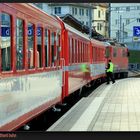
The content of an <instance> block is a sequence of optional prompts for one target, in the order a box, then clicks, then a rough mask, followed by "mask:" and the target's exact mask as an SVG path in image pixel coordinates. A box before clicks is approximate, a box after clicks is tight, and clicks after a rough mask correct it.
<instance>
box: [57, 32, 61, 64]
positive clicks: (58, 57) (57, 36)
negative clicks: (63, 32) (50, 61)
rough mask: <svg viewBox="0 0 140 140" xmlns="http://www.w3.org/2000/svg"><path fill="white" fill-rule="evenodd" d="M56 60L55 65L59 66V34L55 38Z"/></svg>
mask: <svg viewBox="0 0 140 140" xmlns="http://www.w3.org/2000/svg"><path fill="white" fill-rule="evenodd" d="M56 48H57V49H56V51H57V52H56V59H57V65H59V64H60V34H59V32H57V36H56Z"/></svg>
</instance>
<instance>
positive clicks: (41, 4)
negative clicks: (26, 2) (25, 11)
mask: <svg viewBox="0 0 140 140" xmlns="http://www.w3.org/2000/svg"><path fill="white" fill-rule="evenodd" d="M34 5H35V6H37V7H38V8H40V9H42V8H43V3H34Z"/></svg>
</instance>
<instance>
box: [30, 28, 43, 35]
mask: <svg viewBox="0 0 140 140" xmlns="http://www.w3.org/2000/svg"><path fill="white" fill-rule="evenodd" d="M28 36H33V26H30V27H28ZM37 36H41V27H37Z"/></svg>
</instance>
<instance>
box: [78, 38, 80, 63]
mask: <svg viewBox="0 0 140 140" xmlns="http://www.w3.org/2000/svg"><path fill="white" fill-rule="evenodd" d="M79 62H80V41H79V40H78V63H79Z"/></svg>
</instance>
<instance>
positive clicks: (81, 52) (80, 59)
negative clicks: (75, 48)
mask: <svg viewBox="0 0 140 140" xmlns="http://www.w3.org/2000/svg"><path fill="white" fill-rule="evenodd" d="M80 62H82V42H81V45H80Z"/></svg>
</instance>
